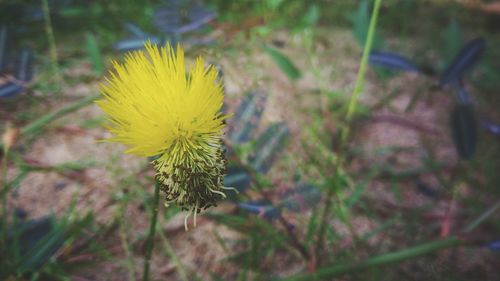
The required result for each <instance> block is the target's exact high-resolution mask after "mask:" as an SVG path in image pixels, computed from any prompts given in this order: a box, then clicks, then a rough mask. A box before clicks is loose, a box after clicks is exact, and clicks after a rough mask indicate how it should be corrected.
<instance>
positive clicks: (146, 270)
mask: <svg viewBox="0 0 500 281" xmlns="http://www.w3.org/2000/svg"><path fill="white" fill-rule="evenodd" d="M159 202H160V184H159V183H158V182H156V183H155V193H154V197H153V209H152V215H151V221H150V222H149V234H148V238H147V241H146V253H145V255H144V271H143V275H142V280H143V281H147V280H149V263H150V261H151V253H152V252H153V246H154V238H155V232H156V222H157V220H158V203H159Z"/></svg>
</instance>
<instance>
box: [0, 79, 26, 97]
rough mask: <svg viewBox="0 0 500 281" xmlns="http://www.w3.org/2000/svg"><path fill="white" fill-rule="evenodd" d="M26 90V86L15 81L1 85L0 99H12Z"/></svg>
mask: <svg viewBox="0 0 500 281" xmlns="http://www.w3.org/2000/svg"><path fill="white" fill-rule="evenodd" d="M23 92H24V87H23V86H21V85H18V84H16V83H14V82H7V83H5V84H1V85H0V99H12V98H15V97H17V96H19V95H20V94H22V93H23Z"/></svg>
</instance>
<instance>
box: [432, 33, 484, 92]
mask: <svg viewBox="0 0 500 281" xmlns="http://www.w3.org/2000/svg"><path fill="white" fill-rule="evenodd" d="M485 48H486V43H485V41H484V39H482V38H477V39H474V40H472V41H470V42H469V43H467V44H466V45H465V46H464V47H463V48H462V49H461V50H460V52H459V53H458V55H456V56H455V58H454V59H453V60H452V62H451V63H450V64H449V65H448V67H447V68H446V70H445V71H444V72H443V74H442V75H441V79H440V82H439V85H440V86H444V85H447V84H456V83H459V82H460V79H461V78H462V77H463V75H464V74H465V73H466V72H467V71H469V70H471V69H472V68H473V67H474V65H475V64H476V63H477V61H478V60H479V58H480V56H481V54H482V53H483V52H484V49H485Z"/></svg>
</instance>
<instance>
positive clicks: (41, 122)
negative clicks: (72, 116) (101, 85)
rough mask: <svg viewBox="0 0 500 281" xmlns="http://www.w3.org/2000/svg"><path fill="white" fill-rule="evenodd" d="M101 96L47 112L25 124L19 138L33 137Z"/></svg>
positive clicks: (0, 144)
mask: <svg viewBox="0 0 500 281" xmlns="http://www.w3.org/2000/svg"><path fill="white" fill-rule="evenodd" d="M100 96H101V95H100V94H92V95H89V96H87V97H84V98H82V99H80V100H77V101H76V102H74V103H71V104H68V105H66V106H63V107H61V108H60V109H59V110H57V111H53V112H49V113H47V114H45V115H43V116H41V117H39V118H37V119H36V120H35V121H33V122H31V123H29V124H27V125H26V126H24V127H22V128H21V130H20V133H21V136H26V135H33V134H36V133H38V132H39V131H40V130H42V128H43V127H45V126H47V125H48V124H49V123H51V122H52V121H54V120H56V119H58V118H61V117H63V116H65V115H67V114H69V113H72V112H74V111H76V110H78V109H80V108H83V107H85V106H88V105H90V104H92V103H93V102H94V101H95V100H97V99H98V98H99V97H100ZM0 149H3V143H0Z"/></svg>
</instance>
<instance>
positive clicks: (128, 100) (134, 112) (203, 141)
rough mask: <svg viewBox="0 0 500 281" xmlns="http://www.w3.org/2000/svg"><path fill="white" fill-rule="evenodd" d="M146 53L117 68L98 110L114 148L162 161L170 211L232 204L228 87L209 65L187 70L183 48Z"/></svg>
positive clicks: (157, 164) (159, 174) (158, 166)
mask: <svg viewBox="0 0 500 281" xmlns="http://www.w3.org/2000/svg"><path fill="white" fill-rule="evenodd" d="M145 47H146V48H145V49H146V50H145V51H135V52H131V53H128V54H127V55H126V57H125V62H124V63H123V64H119V63H116V62H113V65H114V68H115V72H114V73H113V72H112V73H110V77H108V78H107V79H106V80H107V83H106V84H107V85H103V86H102V88H101V93H102V94H103V96H104V98H103V99H101V100H99V101H97V104H98V105H99V107H100V108H101V109H102V110H103V111H104V112H105V113H106V114H107V115H108V119H109V125H108V129H109V131H110V132H111V133H112V134H113V135H114V136H113V137H112V138H110V139H108V140H107V141H112V142H119V143H123V144H125V145H127V146H128V147H129V149H128V150H127V151H126V153H131V154H135V155H138V156H146V157H153V156H155V157H157V158H156V160H154V161H153V162H152V163H153V165H154V168H155V170H156V180H157V181H158V182H159V183H160V184H161V190H162V191H163V192H165V195H166V204H167V205H168V204H169V203H176V204H177V205H178V206H180V207H181V208H182V209H184V210H189V211H192V212H194V214H195V215H196V213H198V212H200V211H201V209H205V208H208V207H210V206H214V205H215V204H216V201H217V200H219V199H220V198H222V197H224V193H222V191H221V190H222V189H224V187H223V185H222V181H223V174H224V172H225V167H226V160H225V157H224V148H223V144H222V136H223V131H222V130H223V128H224V126H225V119H226V118H227V115H222V113H221V107H222V103H223V98H224V94H223V87H222V85H221V83H220V81H219V80H218V79H217V76H218V73H217V70H216V69H215V67H213V66H209V67H205V64H204V61H203V59H202V58H197V59H196V62H195V64H194V66H193V67H192V68H191V69H190V70H189V71H186V66H185V63H184V51H183V50H182V48H181V47H180V46H177V49H176V50H175V51H174V49H173V48H171V47H170V46H169V45H167V46H165V47H162V48H159V47H157V46H155V45H152V44H149V43H148V44H146V46H145ZM190 213H191V212H190ZM190 213H188V215H189V214H190ZM195 218H196V216H195ZM195 224H196V221H195Z"/></svg>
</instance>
